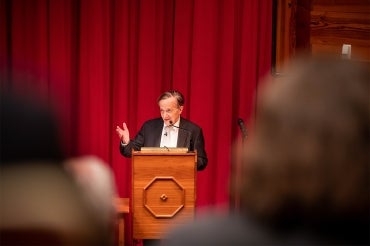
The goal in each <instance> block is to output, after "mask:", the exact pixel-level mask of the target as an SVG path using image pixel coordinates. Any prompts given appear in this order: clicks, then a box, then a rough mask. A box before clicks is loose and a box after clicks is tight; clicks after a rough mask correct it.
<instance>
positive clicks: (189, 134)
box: [120, 118, 208, 171]
mask: <svg viewBox="0 0 370 246" xmlns="http://www.w3.org/2000/svg"><path fill="white" fill-rule="evenodd" d="M162 129H163V120H162V118H156V119H152V120H148V121H146V122H145V123H144V124H143V126H142V127H141V129H140V131H139V132H138V134H137V135H136V137H135V138H134V139H132V140H130V142H129V144H127V145H125V146H124V145H122V144H120V151H121V154H122V155H124V156H126V157H131V152H132V149H134V150H140V149H141V147H159V146H160V143H161V134H162ZM177 147H187V148H188V149H189V151H194V150H197V156H198V160H197V170H198V171H200V170H203V169H204V168H205V167H206V166H207V163H208V158H207V154H206V151H205V149H204V137H203V131H202V129H201V128H200V127H199V126H198V125H196V124H194V123H192V122H190V121H189V120H186V119H184V118H181V120H180V128H179V135H178V139H177Z"/></svg>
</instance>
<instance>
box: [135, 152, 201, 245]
mask: <svg viewBox="0 0 370 246" xmlns="http://www.w3.org/2000/svg"><path fill="white" fill-rule="evenodd" d="M196 161H197V154H196V152H187V150H186V151H182V150H181V149H178V148H174V149H168V148H167V149H163V148H147V149H146V150H143V149H142V150H141V151H133V152H132V183H133V184H132V199H131V201H132V216H133V221H132V223H133V239H160V238H163V235H164V233H166V232H167V230H168V229H169V227H172V226H174V225H179V224H183V223H185V222H187V221H189V220H193V218H194V214H195V213H194V212H195V201H196V190H195V189H196V170H197V169H196Z"/></svg>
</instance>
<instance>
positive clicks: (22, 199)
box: [0, 93, 113, 246]
mask: <svg viewBox="0 0 370 246" xmlns="http://www.w3.org/2000/svg"><path fill="white" fill-rule="evenodd" d="M0 100H1V105H0V107H1V111H0V112H1V126H0V127H1V146H0V147H1V153H0V156H1V157H0V161H1V165H0V198H1V199H0V238H1V239H0V240H1V245H38V246H40V245H63V246H64V245H79V246H80V245H81V246H82V245H86V246H87V245H89V246H90V245H111V244H112V242H113V240H112V233H111V231H109V229H112V228H110V227H109V225H112V224H113V221H111V220H109V221H108V216H112V214H111V213H112V211H113V210H112V208H111V207H112V204H111V203H112V200H113V197H112V196H110V195H111V194H112V193H110V192H112V190H111V189H110V188H112V180H110V179H109V178H111V176H110V173H109V171H108V170H106V169H104V168H102V167H101V166H100V165H102V164H100V162H98V161H97V160H96V159H93V158H80V159H79V160H77V159H66V158H65V157H64V156H63V154H62V151H61V146H60V142H59V132H58V128H57V124H56V121H55V119H56V118H55V117H54V112H53V109H52V108H51V107H50V106H48V105H44V104H41V103H40V102H41V101H39V100H38V99H37V98H35V97H33V95H32V94H31V95H29V97H28V96H27V97H26V98H25V97H20V96H19V95H17V94H12V93H1V99H0ZM99 167H100V168H99ZM81 168H83V170H84V171H86V173H81V172H80V171H76V170H82V169H81ZM107 169H108V168H107ZM92 170H97V171H100V172H102V175H101V176H100V177H103V179H98V178H99V177H97V176H96V172H92ZM89 174H90V175H89ZM94 174H95V175H94ZM86 175H89V178H90V179H91V180H90V184H91V183H94V184H95V185H94V186H93V185H91V188H92V189H89V188H90V186H89V184H84V183H83V182H82V181H83V180H86V179H87V176H86ZM103 182H107V184H102V183H103ZM94 188H96V189H100V190H96V189H94ZM105 188H107V189H105ZM101 194H106V195H105V196H101ZM95 198H96V199H95ZM93 199H95V200H93ZM108 203H109V204H110V205H111V206H110V207H109V206H108V205H106V204H108ZM110 218H111V217H110ZM108 223H110V224H108Z"/></svg>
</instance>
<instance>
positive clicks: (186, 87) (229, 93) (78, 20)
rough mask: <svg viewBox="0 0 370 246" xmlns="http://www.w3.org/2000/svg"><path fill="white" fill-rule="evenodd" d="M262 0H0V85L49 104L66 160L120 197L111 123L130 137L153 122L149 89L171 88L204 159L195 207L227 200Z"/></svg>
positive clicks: (255, 58) (255, 66) (248, 99)
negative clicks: (84, 165) (87, 162)
mask: <svg viewBox="0 0 370 246" xmlns="http://www.w3.org/2000/svg"><path fill="white" fill-rule="evenodd" d="M271 2H272V1H269V0H262V1H259V0H218V1H214V0H202V1H198V0H158V1H150V0H109V1H107V0H52V1H51V0H34V1H27V0H0V16H1V19H0V20H1V21H0V42H1V43H0V62H1V64H0V65H1V67H0V72H1V74H0V80H1V89H2V90H8V89H15V90H18V91H20V92H22V93H26V92H29V91H30V90H31V91H34V92H35V93H37V94H38V95H40V97H41V98H44V99H45V100H46V101H47V102H48V103H50V104H52V105H54V106H55V112H56V115H57V117H58V120H59V122H60V129H61V132H62V141H63V146H64V149H65V152H66V154H67V156H76V155H86V154H92V155H97V156H99V157H100V158H102V159H104V160H105V161H106V162H107V163H109V165H110V166H111V167H112V169H113V171H114V174H115V178H116V184H117V190H118V192H119V195H120V196H121V197H130V195H131V163H130V159H125V158H124V157H122V156H121V155H120V153H119V148H118V146H119V142H118V141H119V140H118V137H117V136H116V133H115V127H116V125H122V122H126V123H127V125H128V127H129V130H130V133H131V135H132V136H134V135H135V134H136V132H137V131H138V130H139V128H140V127H141V125H142V123H143V122H144V121H145V120H148V119H150V118H153V117H159V115H160V114H159V110H158V106H157V105H156V100H157V97H158V96H159V94H160V93H161V92H163V91H165V90H168V89H177V90H180V91H181V92H182V93H183V94H184V96H185V108H184V111H183V116H184V117H185V118H188V119H190V120H192V121H194V122H196V123H197V124H198V125H200V126H201V127H202V128H203V131H204V136H205V141H206V151H207V153H208V157H209V165H208V167H207V168H206V170H205V171H202V172H199V173H198V184H197V206H198V207H199V208H201V207H206V206H216V207H217V206H218V207H227V206H228V202H229V173H230V167H231V151H232V149H231V148H232V146H233V143H234V142H235V141H236V140H237V139H238V138H239V135H240V133H239V128H238V124H237V119H238V118H239V117H240V118H242V119H244V121H245V122H248V121H249V119H250V118H251V116H253V114H254V108H253V105H254V102H255V93H256V90H257V89H258V85H259V83H260V82H261V80H262V78H264V77H265V76H267V75H268V73H269V71H270V64H271V33H272V29H271V28H272V25H271V22H272V19H271V18H272V16H271V14H272V3H271ZM247 127H248V126H247Z"/></svg>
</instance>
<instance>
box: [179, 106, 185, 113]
mask: <svg viewBox="0 0 370 246" xmlns="http://www.w3.org/2000/svg"><path fill="white" fill-rule="evenodd" d="M183 108H184V106H180V114H181V113H182V109H183Z"/></svg>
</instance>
